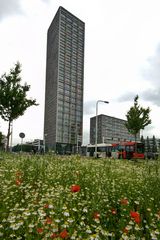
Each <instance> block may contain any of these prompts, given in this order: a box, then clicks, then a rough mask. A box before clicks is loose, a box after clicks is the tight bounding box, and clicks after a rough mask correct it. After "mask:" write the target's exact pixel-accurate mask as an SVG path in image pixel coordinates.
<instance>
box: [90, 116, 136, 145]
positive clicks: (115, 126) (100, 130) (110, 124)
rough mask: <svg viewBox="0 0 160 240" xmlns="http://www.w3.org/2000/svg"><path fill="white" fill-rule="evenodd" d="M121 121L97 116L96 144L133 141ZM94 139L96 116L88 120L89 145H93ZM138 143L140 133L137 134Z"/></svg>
mask: <svg viewBox="0 0 160 240" xmlns="http://www.w3.org/2000/svg"><path fill="white" fill-rule="evenodd" d="M125 123H126V121H125V120H123V119H119V118H115V117H111V116H107V115H103V114H100V115H98V116H97V143H115V142H121V141H135V137H134V136H133V135H131V134H130V133H129V132H128V130H127V128H126V126H125ZM95 138H96V116H95V117H92V118H90V144H95ZM137 141H140V133H139V134H137Z"/></svg>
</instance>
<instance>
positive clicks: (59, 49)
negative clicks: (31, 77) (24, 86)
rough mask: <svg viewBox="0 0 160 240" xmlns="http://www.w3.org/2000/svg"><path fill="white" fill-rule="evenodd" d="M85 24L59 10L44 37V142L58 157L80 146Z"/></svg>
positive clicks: (60, 8)
mask: <svg viewBox="0 0 160 240" xmlns="http://www.w3.org/2000/svg"><path fill="white" fill-rule="evenodd" d="M84 34H85V24H84V22H82V21H81V20H80V19H78V18H77V17H75V16H74V15H73V14H71V13H70V12H68V11H67V10H66V9H64V8H63V7H59V9H58V11H57V13H56V15H55V17H54V19H53V21H52V23H51V25H50V27H49V29H48V34H47V61H46V88H45V116H44V140H45V144H46V147H48V148H49V149H54V150H55V151H56V152H58V153H66V152H74V151H75V149H76V151H77V150H78V146H80V145H81V143H82V127H83V79H84Z"/></svg>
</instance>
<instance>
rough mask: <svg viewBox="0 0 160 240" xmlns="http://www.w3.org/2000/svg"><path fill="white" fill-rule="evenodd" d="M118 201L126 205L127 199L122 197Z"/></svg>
mask: <svg viewBox="0 0 160 240" xmlns="http://www.w3.org/2000/svg"><path fill="white" fill-rule="evenodd" d="M120 203H121V204H122V205H128V199H126V198H123V199H121V201H120Z"/></svg>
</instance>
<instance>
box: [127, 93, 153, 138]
mask: <svg viewBox="0 0 160 240" xmlns="http://www.w3.org/2000/svg"><path fill="white" fill-rule="evenodd" d="M150 111H151V110H150V108H149V107H148V108H143V107H140V106H139V105H138V95H137V96H136V97H135V98H134V106H132V107H131V108H130V110H129V111H128V112H127V115H126V117H127V122H126V124H125V125H126V128H127V129H128V131H129V132H130V133H131V134H133V135H134V136H135V140H136V136H137V134H138V133H139V131H140V130H141V129H144V128H145V127H146V126H147V125H148V124H151V120H150V119H149V113H150Z"/></svg>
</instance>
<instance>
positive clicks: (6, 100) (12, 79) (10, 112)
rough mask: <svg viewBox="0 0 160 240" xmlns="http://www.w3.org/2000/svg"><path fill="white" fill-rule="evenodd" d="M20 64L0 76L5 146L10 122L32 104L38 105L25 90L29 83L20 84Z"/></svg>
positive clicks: (0, 107)
mask: <svg viewBox="0 0 160 240" xmlns="http://www.w3.org/2000/svg"><path fill="white" fill-rule="evenodd" d="M20 73H21V65H20V63H19V62H17V63H16V64H15V66H14V68H13V69H10V72H9V74H6V73H5V74H3V75H2V76H1V78H0V116H1V118H2V119H3V120H4V121H8V133H7V146H6V150H8V148H9V139H10V135H11V123H12V121H13V120H15V119H17V118H18V117H19V116H22V115H23V114H24V112H25V110H26V109H27V108H28V107H30V106H33V105H38V104H37V103H36V100H35V99H28V98H27V92H28V91H29V89H30V85H27V84H26V83H25V84H24V85H21V83H20V82H21V77H20Z"/></svg>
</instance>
